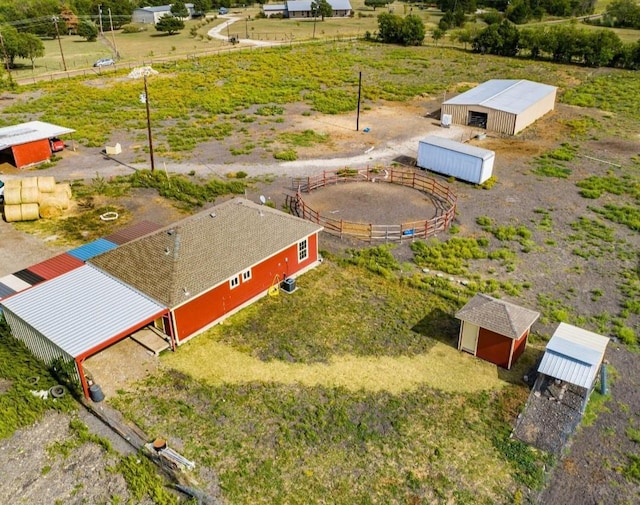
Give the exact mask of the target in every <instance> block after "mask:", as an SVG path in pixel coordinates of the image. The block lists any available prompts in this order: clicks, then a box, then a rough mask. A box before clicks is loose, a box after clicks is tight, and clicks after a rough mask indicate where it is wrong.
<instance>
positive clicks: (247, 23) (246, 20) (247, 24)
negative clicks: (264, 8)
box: [244, 16, 251, 38]
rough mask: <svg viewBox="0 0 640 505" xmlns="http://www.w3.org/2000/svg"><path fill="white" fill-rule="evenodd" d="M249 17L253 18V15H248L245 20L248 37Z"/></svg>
mask: <svg viewBox="0 0 640 505" xmlns="http://www.w3.org/2000/svg"><path fill="white" fill-rule="evenodd" d="M249 19H251V16H247V17H246V18H245V20H244V27H245V31H246V32H247V38H249Z"/></svg>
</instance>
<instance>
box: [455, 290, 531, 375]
mask: <svg viewBox="0 0 640 505" xmlns="http://www.w3.org/2000/svg"><path fill="white" fill-rule="evenodd" d="M538 317H540V313H539V312H535V311H533V310H529V309H525V308H524V307H519V306H518V305H514V304H513V303H509V302H506V301H504V300H499V299H497V298H493V297H491V296H489V295H485V294H483V293H478V294H476V295H475V296H474V297H473V298H472V299H471V300H469V301H468V302H467V304H466V305H465V306H464V307H462V308H461V309H460V310H459V311H458V312H457V313H456V318H457V319H460V321H461V322H462V323H461V325H460V334H459V337H458V349H459V350H461V351H466V352H468V353H471V354H473V355H474V356H477V357H478V358H482V359H484V360H486V361H489V362H491V363H495V364H496V365H498V366H500V367H502V368H506V369H507V370H509V369H510V368H511V365H513V364H514V363H515V361H516V360H517V359H518V358H519V357H520V356H521V355H522V353H523V352H524V350H525V348H526V346H527V337H528V336H529V332H530V331H531V326H532V325H533V323H535V322H536V320H537V319H538Z"/></svg>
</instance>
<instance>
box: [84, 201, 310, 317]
mask: <svg viewBox="0 0 640 505" xmlns="http://www.w3.org/2000/svg"><path fill="white" fill-rule="evenodd" d="M320 230H322V227H321V226H319V225H317V224H314V223H311V222H309V221H304V220H302V219H300V218H297V217H295V216H291V215H289V214H285V213H284V212H281V211H278V210H275V209H272V208H269V207H266V206H262V205H257V204H255V203H253V202H250V201H249V200H245V199H243V198H235V199H233V200H229V201H227V202H225V203H222V204H220V205H216V206H215V207H211V208H210V209H208V210H206V211H204V212H201V213H199V214H196V215H194V216H191V217H189V218H186V219H184V220H182V221H179V222H178V223H175V224H173V225H171V226H167V227H164V228H162V229H160V230H158V231H156V232H153V233H150V234H149V235H146V236H144V237H141V238H139V239H136V240H133V241H131V242H128V243H126V244H123V245H121V246H120V247H118V248H116V249H113V250H111V251H108V252H106V253H104V254H101V255H100V256H96V257H95V258H93V259H92V260H91V263H92V264H94V265H96V266H97V267H99V268H101V269H103V270H104V271H105V272H107V273H109V274H111V275H113V276H115V277H117V278H119V279H121V280H123V281H124V282H126V283H128V284H130V285H131V286H134V287H135V288H136V289H138V290H140V291H141V292H143V293H145V294H147V295H148V296H150V297H152V298H154V299H155V300H158V301H160V302H161V303H164V304H165V305H166V306H167V307H170V308H172V307H176V306H177V305H179V304H181V303H183V302H185V301H187V300H189V299H190V298H193V297H195V296H197V295H198V294H200V293H202V292H203V291H206V290H208V289H210V288H212V287H214V286H216V285H218V284H220V283H221V282H224V281H226V280H227V279H229V278H230V277H232V276H233V275H235V274H237V273H239V272H241V271H243V270H245V269H247V268H250V267H253V266H255V265H256V264H258V263H260V262H261V261H262V260H264V259H265V258H268V257H271V256H273V255H274V254H277V253H278V252H280V251H282V250H284V249H286V248H287V247H289V246H291V245H292V244H295V243H296V242H298V241H299V240H302V239H304V238H306V237H308V236H310V235H312V234H314V233H316V232H319V231H320Z"/></svg>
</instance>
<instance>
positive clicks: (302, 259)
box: [298, 238, 309, 263]
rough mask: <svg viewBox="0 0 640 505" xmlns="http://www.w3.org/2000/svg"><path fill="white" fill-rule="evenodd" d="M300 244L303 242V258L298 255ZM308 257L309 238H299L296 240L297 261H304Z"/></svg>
mask: <svg viewBox="0 0 640 505" xmlns="http://www.w3.org/2000/svg"><path fill="white" fill-rule="evenodd" d="M302 244H304V257H303V258H301V257H300V252H301V248H302V247H301V246H302ZM308 258H309V239H308V238H305V239H304V240H301V241H300V242H298V263H300V262H302V261H305V260H306V259H308Z"/></svg>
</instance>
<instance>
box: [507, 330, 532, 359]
mask: <svg viewBox="0 0 640 505" xmlns="http://www.w3.org/2000/svg"><path fill="white" fill-rule="evenodd" d="M528 336H529V330H527V331H525V332H524V333H523V334H522V336H521V337H520V338H519V339H518V340H516V341H515V342H514V343H513V356H512V357H511V366H513V364H514V363H515V362H516V361H517V360H518V358H519V357H520V356H522V353H523V352H524V350H525V348H526V347H527V337H528Z"/></svg>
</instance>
